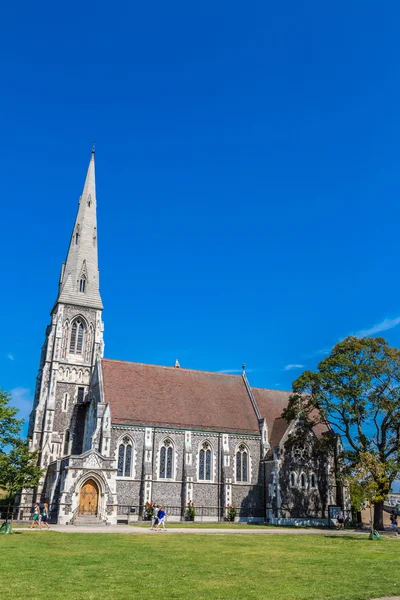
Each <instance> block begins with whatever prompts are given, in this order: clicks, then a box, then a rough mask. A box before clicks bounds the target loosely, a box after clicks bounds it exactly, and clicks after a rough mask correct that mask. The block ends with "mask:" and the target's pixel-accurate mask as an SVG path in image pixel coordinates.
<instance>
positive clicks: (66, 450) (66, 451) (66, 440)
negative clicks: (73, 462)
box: [64, 429, 70, 456]
mask: <svg viewBox="0 0 400 600" xmlns="http://www.w3.org/2000/svg"><path fill="white" fill-rule="evenodd" d="M69 440H70V434H69V429H66V430H65V433H64V456H66V455H67V454H69Z"/></svg>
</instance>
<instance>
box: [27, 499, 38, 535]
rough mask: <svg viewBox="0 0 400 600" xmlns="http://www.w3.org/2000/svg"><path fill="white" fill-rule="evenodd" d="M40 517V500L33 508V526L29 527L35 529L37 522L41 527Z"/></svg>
mask: <svg viewBox="0 0 400 600" xmlns="http://www.w3.org/2000/svg"><path fill="white" fill-rule="evenodd" d="M39 517H40V506H39V502H36V504H35V508H34V509H33V517H32V523H31V526H30V527H29V529H33V528H34V525H35V523H37V525H38V527H39V529H40V523H39Z"/></svg>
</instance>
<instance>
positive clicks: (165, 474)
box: [160, 440, 174, 479]
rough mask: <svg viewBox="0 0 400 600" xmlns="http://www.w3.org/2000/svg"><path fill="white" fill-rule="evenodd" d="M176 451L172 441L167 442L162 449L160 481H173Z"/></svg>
mask: <svg viewBox="0 0 400 600" xmlns="http://www.w3.org/2000/svg"><path fill="white" fill-rule="evenodd" d="M173 453H174V449H173V445H172V442H171V440H165V442H164V443H163V445H162V446H161V448H160V479H172V478H173V472H174V456H173Z"/></svg>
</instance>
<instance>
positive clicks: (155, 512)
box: [150, 504, 160, 529]
mask: <svg viewBox="0 0 400 600" xmlns="http://www.w3.org/2000/svg"><path fill="white" fill-rule="evenodd" d="M159 510H160V507H159V506H158V504H155V505H154V508H153V514H152V517H151V527H150V529H154V526H155V525H157V523H158V511H159Z"/></svg>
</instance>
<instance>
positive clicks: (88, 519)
mask: <svg viewBox="0 0 400 600" xmlns="http://www.w3.org/2000/svg"><path fill="white" fill-rule="evenodd" d="M72 525H81V526H84V527H99V526H101V525H105V523H104V520H103V519H101V518H100V517H99V516H95V515H76V517H74V519H73V522H72Z"/></svg>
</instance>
